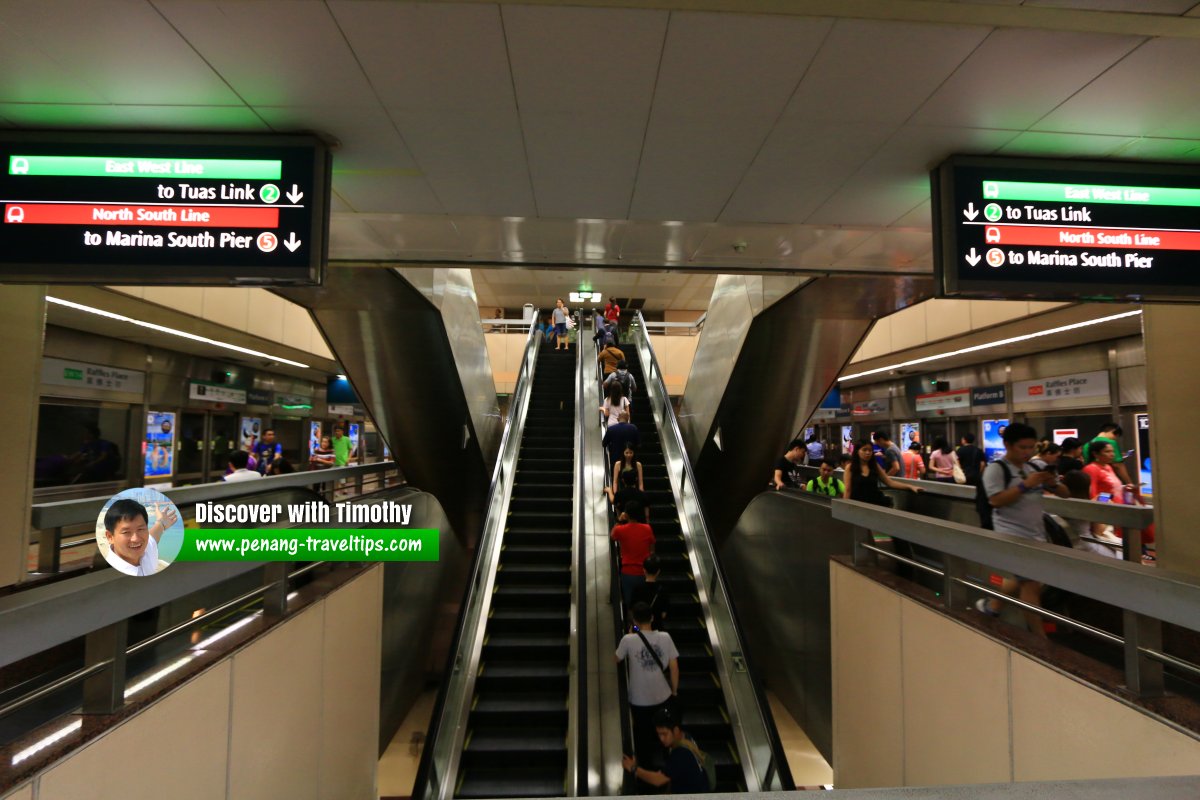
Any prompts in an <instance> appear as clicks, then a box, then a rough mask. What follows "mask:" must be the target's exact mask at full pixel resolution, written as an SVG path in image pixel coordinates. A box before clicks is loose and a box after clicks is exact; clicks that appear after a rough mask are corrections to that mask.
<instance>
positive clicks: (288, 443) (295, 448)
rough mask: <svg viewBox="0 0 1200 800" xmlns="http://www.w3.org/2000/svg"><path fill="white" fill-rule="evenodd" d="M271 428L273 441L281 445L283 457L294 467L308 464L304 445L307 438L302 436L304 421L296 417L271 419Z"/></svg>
mask: <svg viewBox="0 0 1200 800" xmlns="http://www.w3.org/2000/svg"><path fill="white" fill-rule="evenodd" d="M271 424H272V425H273V428H272V430H274V431H275V441H277V442H279V443H280V444H281V445H283V459H284V461H287V462H288V464H290V465H291V466H292V467H293V468H294V469H302V468H304V467H305V466H306V465H307V464H308V454H307V451H306V449H305V448H306V447H307V445H308V440H307V439H306V438H305V436H304V423H302V422H301V421H300V420H298V419H276V420H272V421H271Z"/></svg>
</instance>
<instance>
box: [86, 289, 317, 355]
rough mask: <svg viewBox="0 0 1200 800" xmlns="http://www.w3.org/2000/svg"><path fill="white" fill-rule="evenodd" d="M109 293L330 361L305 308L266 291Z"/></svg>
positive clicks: (155, 290)
mask: <svg viewBox="0 0 1200 800" xmlns="http://www.w3.org/2000/svg"><path fill="white" fill-rule="evenodd" d="M109 288H111V289H112V290H113V291H117V292H123V293H125V294H128V295H133V296H134V297H139V298H141V299H143V300H145V301H146V302H149V303H157V304H158V305H161V306H167V307H168V308H173V309H175V310H176V311H182V312H184V313H186V314H191V315H193V316H196V317H200V318H201V319H206V320H208V321H209V322H215V323H217V324H218V325H225V326H227V327H230V328H233V329H235V330H239V331H245V332H246V333H249V334H250V335H252V336H261V337H262V338H264V339H268V340H270V341H272V342H279V343H281V344H286V345H287V346H288V347H295V348H296V349H297V350H303V351H305V352H307V353H313V354H315V355H318V356H321V357H323V358H333V354H332V353H331V352H329V347H328V346H327V345H326V344H325V339H324V337H322V336H321V333H320V331H318V330H317V326H316V325H314V324H313V321H312V318H311V317H310V316H309V314H308V309H306V308H303V307H301V306H298V305H296V304H295V303H291V302H288V301H287V300H284V299H283V298H282V297H280V296H279V295H277V294H273V293H272V292H268V291H267V290H266V289H252V288H242V287H222V286H205V287H200V286H111V287H109Z"/></svg>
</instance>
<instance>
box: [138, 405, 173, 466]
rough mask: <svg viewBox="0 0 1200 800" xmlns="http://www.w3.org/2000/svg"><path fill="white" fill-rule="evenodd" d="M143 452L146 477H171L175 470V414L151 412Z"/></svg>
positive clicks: (147, 417)
mask: <svg viewBox="0 0 1200 800" xmlns="http://www.w3.org/2000/svg"><path fill="white" fill-rule="evenodd" d="M142 451H143V452H142V454H143V456H144V457H145V459H146V468H145V470H144V472H143V474H144V475H145V477H147V478H166V477H170V475H171V473H172V472H174V469H175V414H174V413H172V412H170V411H151V412H150V413H149V414H147V415H146V442H145V444H143V445H142Z"/></svg>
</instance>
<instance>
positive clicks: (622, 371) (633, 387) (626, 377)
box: [604, 360, 637, 398]
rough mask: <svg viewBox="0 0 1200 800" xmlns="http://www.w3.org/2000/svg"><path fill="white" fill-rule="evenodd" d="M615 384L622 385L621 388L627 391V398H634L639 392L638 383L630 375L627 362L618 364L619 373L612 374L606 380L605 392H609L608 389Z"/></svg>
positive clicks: (623, 361)
mask: <svg viewBox="0 0 1200 800" xmlns="http://www.w3.org/2000/svg"><path fill="white" fill-rule="evenodd" d="M614 382H616V383H619V384H621V388H622V389H624V390H625V396H626V397H629V398H632V397H633V393H634V392H635V391H637V381H636V380H635V379H634V377H633V376H632V375H630V374H629V363H628V362H626V361H625V360H621V361H618V362H617V371H616V372H614V373H612V374H610V375H609V376H608V377H607V378H605V379H604V391H606V392H607V391H608V387H609V386H611V385H612V384H613V383H614Z"/></svg>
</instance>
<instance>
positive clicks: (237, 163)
mask: <svg viewBox="0 0 1200 800" xmlns="http://www.w3.org/2000/svg"><path fill="white" fill-rule="evenodd" d="M282 170H283V162H282V161H255V160H250V159H232V158H140V157H138V156H21V155H13V156H9V157H8V174H9V175H33V176H74V177H83V178H193V179H195V180H279V177H280V175H281V174H282Z"/></svg>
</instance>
